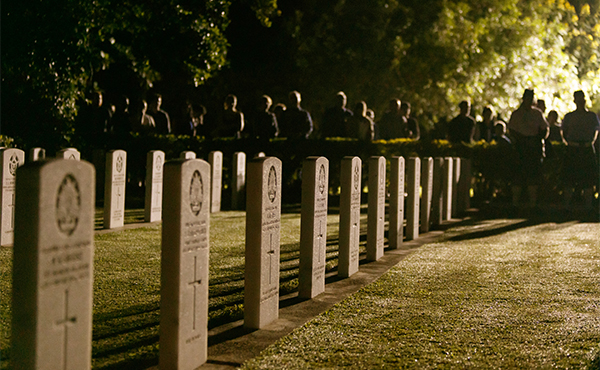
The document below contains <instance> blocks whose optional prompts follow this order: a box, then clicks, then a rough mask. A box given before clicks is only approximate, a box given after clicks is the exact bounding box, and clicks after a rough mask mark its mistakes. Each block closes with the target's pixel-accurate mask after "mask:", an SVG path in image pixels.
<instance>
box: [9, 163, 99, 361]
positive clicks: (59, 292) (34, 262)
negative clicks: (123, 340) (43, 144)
mask: <svg viewBox="0 0 600 370" xmlns="http://www.w3.org/2000/svg"><path fill="white" fill-rule="evenodd" d="M94 182H95V180H94V167H93V166H92V165H91V164H89V163H87V162H84V161H68V160H52V161H38V162H32V163H29V164H27V165H26V166H23V167H22V168H20V169H19V171H18V175H17V202H16V225H17V227H16V228H15V246H14V248H13V252H14V265H13V305H12V307H13V311H12V314H13V318H12V355H11V360H12V361H13V365H14V368H15V369H17V368H18V369H72V370H75V369H90V368H91V362H92V281H93V275H94V274H93V261H94V244H93V243H94V203H95V199H94V198H95V196H94Z"/></svg>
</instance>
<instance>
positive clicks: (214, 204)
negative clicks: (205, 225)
mask: <svg viewBox="0 0 600 370" xmlns="http://www.w3.org/2000/svg"><path fill="white" fill-rule="evenodd" d="M208 163H210V170H211V174H210V178H211V180H212V184H211V186H210V212H211V213H215V212H220V211H221V187H222V182H223V153H222V152H220V151H214V152H210V153H209V154H208Z"/></svg>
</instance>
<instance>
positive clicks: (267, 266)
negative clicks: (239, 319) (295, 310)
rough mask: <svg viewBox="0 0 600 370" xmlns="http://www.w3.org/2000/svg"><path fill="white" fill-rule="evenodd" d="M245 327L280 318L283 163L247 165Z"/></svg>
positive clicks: (262, 160)
mask: <svg viewBox="0 0 600 370" xmlns="http://www.w3.org/2000/svg"><path fill="white" fill-rule="evenodd" d="M247 191H248V197H247V198H248V201H247V204H246V268H245V273H244V277H245V280H244V326H246V327H247V328H253V329H260V328H263V327H265V326H266V325H268V324H269V323H271V322H273V321H274V320H276V319H277V318H278V317H279V237H280V225H281V161H280V160H279V159H277V158H275V157H263V158H255V159H253V160H252V161H250V162H249V164H248V187H247Z"/></svg>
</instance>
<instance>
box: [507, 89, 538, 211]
mask: <svg viewBox="0 0 600 370" xmlns="http://www.w3.org/2000/svg"><path fill="white" fill-rule="evenodd" d="M533 96H534V93H533V90H530V89H526V90H525V92H524V93H523V102H522V103H521V105H520V106H519V108H518V109H517V110H515V111H514V112H512V114H511V116H510V120H509V121H508V129H509V131H510V136H511V140H512V141H513V143H514V145H515V148H516V150H517V153H518V159H517V168H516V175H517V177H518V178H517V181H516V184H515V185H513V205H515V206H516V205H518V202H519V197H520V195H521V189H522V187H523V186H526V187H527V192H528V195H529V206H530V207H535V206H536V203H537V188H538V186H539V184H540V182H541V179H542V161H543V158H544V139H545V138H546V137H547V136H548V122H546V119H545V118H544V114H543V113H542V111H541V110H539V109H538V108H537V107H534V106H533Z"/></svg>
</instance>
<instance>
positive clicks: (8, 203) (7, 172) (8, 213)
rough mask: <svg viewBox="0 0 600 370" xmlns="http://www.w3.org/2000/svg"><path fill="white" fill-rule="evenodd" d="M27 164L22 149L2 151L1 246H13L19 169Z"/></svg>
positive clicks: (0, 173) (0, 151)
mask: <svg viewBox="0 0 600 370" xmlns="http://www.w3.org/2000/svg"><path fill="white" fill-rule="evenodd" d="M24 163H25V152H23V151H22V150H21V149H14V148H4V149H0V164H1V166H0V178H2V192H0V204H2V210H0V245H11V244H13V239H14V229H15V186H16V182H15V180H16V174H17V168H18V167H19V166H22V165H23V164H24Z"/></svg>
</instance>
